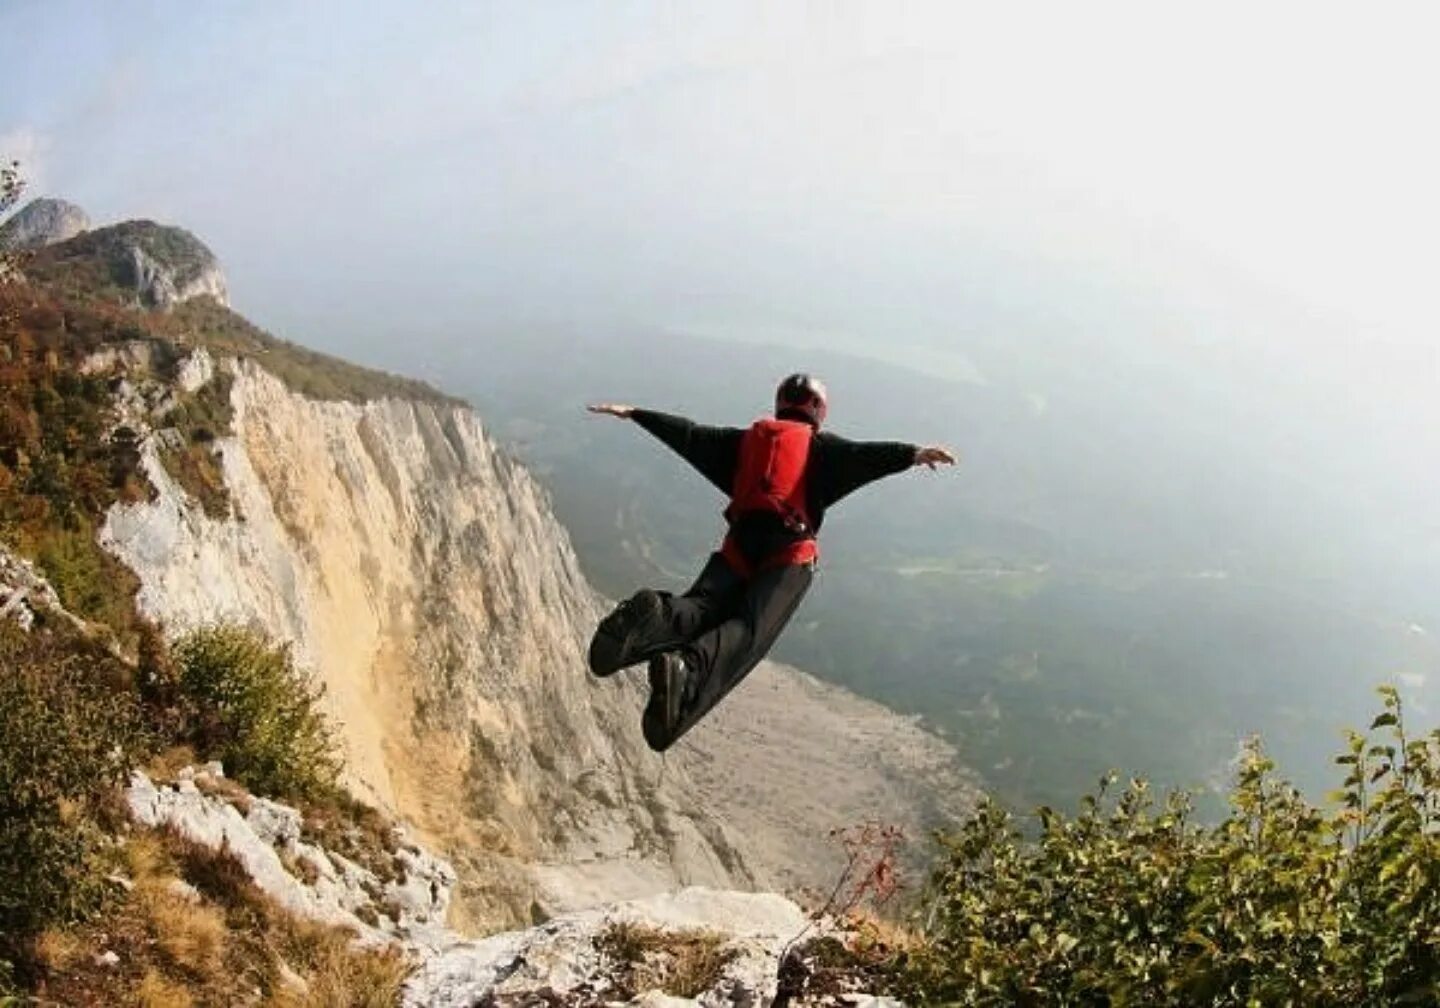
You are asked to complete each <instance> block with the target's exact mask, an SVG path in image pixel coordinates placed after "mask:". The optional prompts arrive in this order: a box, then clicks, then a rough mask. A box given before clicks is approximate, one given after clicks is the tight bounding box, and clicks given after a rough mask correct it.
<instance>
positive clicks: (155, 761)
mask: <svg viewBox="0 0 1440 1008" xmlns="http://www.w3.org/2000/svg"><path fill="white" fill-rule="evenodd" d="M198 760H199V758H198V757H197V756H196V755H195V750H194V749H192V748H191V747H190V746H188V745H178V746H171V747H170V748H168V749H166V750H165V751H164V752H160V753H157V754H156V755H155V756H153V757H152V758H151V760H150V762H149V763H147V764H145V775H146V776H147V777H149V778H150V779H151V780H153V781H155V782H156V783H159V784H174V783H175V779H176V777H177V776H178V775H179V773H180V771H181V770H184V769H185V768H186V767H188V766H194V765H195V764H196V763H197V762H198Z"/></svg>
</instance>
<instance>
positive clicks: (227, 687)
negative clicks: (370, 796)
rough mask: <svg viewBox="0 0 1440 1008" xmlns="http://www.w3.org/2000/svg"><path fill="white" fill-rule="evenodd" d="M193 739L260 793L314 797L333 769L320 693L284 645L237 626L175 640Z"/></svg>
mask: <svg viewBox="0 0 1440 1008" xmlns="http://www.w3.org/2000/svg"><path fill="white" fill-rule="evenodd" d="M174 656H175V661H176V664H177V666H178V677H179V688H180V691H181V693H182V694H183V697H184V700H185V702H186V703H188V705H189V706H190V712H189V716H190V721H191V726H192V727H191V735H192V741H193V743H194V744H195V746H196V748H197V749H198V750H199V751H201V752H203V753H204V754H206V755H207V756H209V757H212V758H215V759H219V760H220V761H221V762H223V763H224V764H225V768H226V771H227V772H228V773H229V774H230V775H231V776H233V777H234V778H235V779H237V780H239V781H241V782H242V783H244V784H245V785H246V786H247V787H249V788H251V789H252V790H254V791H257V792H259V793H262V794H271V795H279V796H283V797H289V798H316V797H320V796H323V795H325V794H327V793H329V792H330V791H331V790H332V789H333V788H334V786H335V781H336V779H337V777H338V776H339V773H340V760H339V758H338V756H337V755H336V740H335V733H334V730H333V729H332V728H331V726H330V723H329V721H328V719H327V718H326V717H325V715H324V713H323V712H322V711H321V709H320V700H321V697H322V696H323V695H324V690H323V688H322V687H320V686H318V685H316V684H315V683H314V682H313V681H312V680H311V678H310V676H309V675H308V674H306V673H305V672H304V671H303V670H301V669H299V668H297V667H296V665H295V662H294V660H293V658H292V656H291V654H290V650H289V648H288V647H285V646H277V645H274V644H272V643H270V642H269V641H267V640H266V639H265V638H264V637H262V636H260V635H259V634H257V633H255V632H254V631H251V630H247V629H244V628H241V627H237V626H227V625H221V626H214V627H208V628H205V629H202V630H197V631H195V632H194V633H191V634H189V635H188V636H186V637H184V638H182V639H181V640H180V641H178V642H177V643H176V645H175V649H174Z"/></svg>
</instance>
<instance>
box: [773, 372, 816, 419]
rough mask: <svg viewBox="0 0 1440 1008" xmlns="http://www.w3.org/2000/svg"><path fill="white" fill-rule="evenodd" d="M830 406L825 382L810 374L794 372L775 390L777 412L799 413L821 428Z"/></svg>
mask: <svg viewBox="0 0 1440 1008" xmlns="http://www.w3.org/2000/svg"><path fill="white" fill-rule="evenodd" d="M828 408H829V396H828V394H827V393H826V392H825V383H824V382H822V381H821V380H820V379H819V378H813V377H811V376H810V375H808V374H804V373H796V374H792V375H791V376H790V377H789V378H786V379H785V380H784V381H782V382H781V383H780V387H779V388H777V389H776V390H775V413H776V415H777V416H778V415H779V414H781V413H785V412H787V411H788V412H791V413H798V414H800V415H801V416H803V417H804V418H805V419H806V420H808V421H810V424H811V426H813V427H816V428H819V426H820V425H821V424H823V423H824V422H825V412H826V410H827V409H828Z"/></svg>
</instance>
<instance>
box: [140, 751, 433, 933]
mask: <svg viewBox="0 0 1440 1008" xmlns="http://www.w3.org/2000/svg"><path fill="white" fill-rule="evenodd" d="M223 781H224V770H223V768H222V767H221V766H220V765H219V764H218V763H211V764H208V765H206V766H204V767H199V768H195V767H191V768H187V769H186V770H183V771H181V773H180V776H179V779H178V780H177V781H176V783H175V784H174V786H169V785H164V784H156V783H155V782H153V781H152V780H150V778H149V777H147V776H146V775H145V774H143V773H141V772H139V771H136V772H135V773H134V774H132V775H131V779H130V786H129V787H127V788H126V789H125V803H126V806H127V807H128V809H129V812H130V816H131V818H133V819H134V820H135V821H136V822H138V823H140V824H141V825H142V826H149V827H153V828H161V827H163V828H168V829H172V830H174V831H175V832H177V833H178V834H180V835H181V836H183V837H185V838H186V839H187V840H190V841H191V842H193V843H198V844H201V845H202V846H205V847H208V848H210V849H212V850H217V851H218V850H224V851H226V852H228V853H229V854H230V855H231V856H232V857H234V858H235V860H236V861H238V862H239V863H240V866H241V867H242V868H243V869H244V870H245V872H246V874H247V875H249V876H250V879H251V881H253V882H254V883H255V884H256V885H257V886H258V887H259V888H260V889H261V890H263V891H264V892H265V894H266V895H268V896H269V897H271V898H272V899H274V900H275V901H276V902H278V903H279V904H280V905H281V906H283V907H284V908H285V909H287V910H289V911H290V912H292V913H294V914H297V915H299V916H301V917H304V918H307V919H309V920H315V921H320V922H322V923H325V924H331V925H335V926H338V927H344V928H349V929H350V930H352V931H354V932H355V934H356V935H357V936H358V938H359V940H360V941H363V942H366V943H371V944H377V943H385V942H399V943H400V944H402V945H404V946H405V947H406V948H407V949H409V950H411V951H412V952H415V953H417V954H419V955H427V954H432V953H433V952H434V951H435V950H437V949H439V948H440V947H442V946H446V945H450V944H452V943H453V942H454V941H455V940H456V936H455V935H454V934H453V933H452V932H450V931H449V930H447V929H446V927H445V916H446V913H447V911H448V909H449V904H450V897H451V893H452V890H453V888H454V885H455V872H454V870H453V869H452V868H451V867H450V866H449V865H448V864H446V863H445V862H444V861H442V860H440V859H438V858H435V857H432V856H431V855H430V854H428V853H427V852H426V851H424V850H423V849H422V848H420V847H419V846H417V845H415V844H414V843H412V842H410V840H409V838H408V837H407V836H406V835H405V832H404V830H403V829H400V828H398V827H397V828H396V829H395V830H394V831H392V835H391V836H390V837H388V838H387V840H388V845H389V847H390V848H392V849H391V850H389V851H386V852H385V854H386V860H387V862H388V863H387V865H386V871H385V877H381V876H380V875H377V874H376V872H374V871H372V870H370V869H369V868H366V867H365V866H363V865H361V864H357V863H356V862H355V861H353V860H351V859H349V858H347V857H345V856H344V855H342V854H339V853H337V852H335V851H329V850H326V849H325V848H324V847H323V846H321V845H319V844H315V843H307V842H306V841H305V840H304V839H303V837H304V835H305V834H304V825H305V820H304V817H303V816H301V814H300V813H299V812H298V811H297V810H295V809H293V808H291V807H289V806H288V805H282V804H280V803H279V802H274V801H270V800H269V799H267V798H259V797H255V796H252V795H245V794H244V793H243V792H240V793H238V794H231V795H230V796H229V797H228V798H227V797H225V792H223V791H219V792H218V793H217V790H216V789H217V787H218V786H220V785H221V784H223Z"/></svg>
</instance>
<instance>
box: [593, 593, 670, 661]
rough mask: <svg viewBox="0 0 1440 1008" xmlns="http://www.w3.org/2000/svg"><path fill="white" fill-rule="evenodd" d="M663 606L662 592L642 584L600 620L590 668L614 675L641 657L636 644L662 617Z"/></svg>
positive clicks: (594, 639) (596, 629) (594, 638)
mask: <svg viewBox="0 0 1440 1008" xmlns="http://www.w3.org/2000/svg"><path fill="white" fill-rule="evenodd" d="M660 610H661V603H660V595H659V594H658V593H657V592H653V591H651V590H650V589H649V588H642V589H641V590H640V591H638V592H636V593H635V594H634V595H632V596H630V597H629V598H628V599H626V600H625V601H624V602H621V603H620V604H619V605H618V606H616V607H615V611H614V612H612V613H611V614H610V615H609V616H606V617H605V618H604V619H603V620H601V621H600V625H599V626H598V627H596V628H595V636H594V637H592V638H591V639H590V671H591V672H594V673H595V674H596V675H597V676H608V675H614V674H615V673H616V672H619V671H620V670H621V669H623V668H625V666H627V665H634V664H635V663H636V662H637V661H639V660H640V655H638V654H636V650H637V647H636V646H637V645H638V644H640V643H641V642H642V641H643V640H644V638H645V631H646V630H648V629H650V628H651V627H653V626H654V625H655V621H656V620H658V619H659V618H660Z"/></svg>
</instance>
